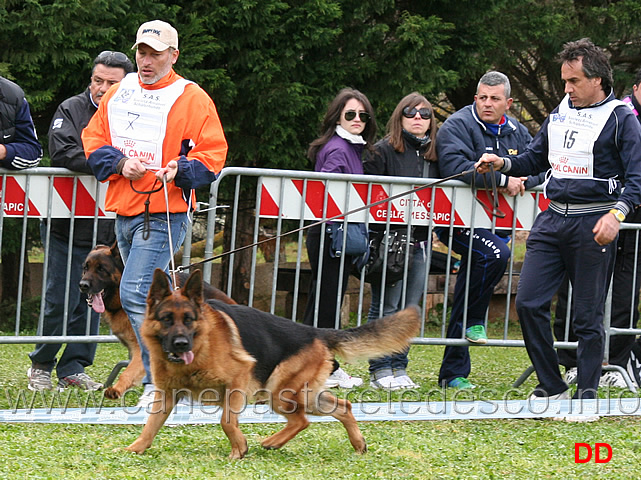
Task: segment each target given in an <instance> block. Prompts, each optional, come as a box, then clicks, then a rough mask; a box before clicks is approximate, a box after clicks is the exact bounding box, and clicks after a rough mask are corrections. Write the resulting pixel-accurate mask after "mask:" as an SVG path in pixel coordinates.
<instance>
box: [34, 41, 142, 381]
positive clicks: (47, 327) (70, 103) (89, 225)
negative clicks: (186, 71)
mask: <svg viewBox="0 0 641 480" xmlns="http://www.w3.org/2000/svg"><path fill="white" fill-rule="evenodd" d="M93 63H94V64H93V69H92V72H91V79H90V84H89V87H88V88H87V89H86V90H85V91H84V92H82V93H80V94H78V95H75V96H73V97H70V98H68V99H66V100H65V101H64V102H62V103H61V104H60V105H59V106H58V109H57V110H56V113H55V114H54V117H53V120H52V121H51V125H50V127H49V153H50V155H51V163H52V165H53V166H54V167H65V168H68V169H69V170H73V171H75V172H81V173H86V174H92V172H91V170H90V168H89V166H88V165H87V158H86V156H85V152H84V149H83V146H82V140H81V138H80V134H81V132H82V130H83V129H84V128H85V127H86V126H87V124H88V123H89V120H90V119H91V117H92V116H93V114H94V113H95V112H96V110H97V109H98V104H99V103H100V99H101V97H102V96H103V94H104V93H105V92H106V91H107V90H108V89H109V88H110V87H111V86H112V85H115V84H116V83H118V82H120V80H122V78H124V76H125V75H126V74H128V73H131V72H133V64H132V62H131V60H129V58H127V56H126V55H125V54H124V53H121V52H112V51H104V52H102V53H100V55H98V56H97V57H96V58H95V59H94V62H93ZM97 225H98V228H97V232H96V243H99V244H106V245H111V244H113V242H114V241H115V239H116V237H115V234H114V221H113V220H110V219H104V220H100V221H99V222H98V224H97ZM71 226H72V223H71V220H70V219H62V218H61V219H52V220H51V225H50V230H51V234H50V235H49V252H48V266H47V286H46V293H45V312H44V323H43V330H42V335H53V336H57V335H62V334H63V332H64V333H65V334H66V335H86V334H91V335H96V334H97V333H98V326H99V322H100V318H99V314H98V313H96V312H94V311H91V314H90V316H91V322H90V325H89V326H87V303H86V295H84V294H81V293H80V291H79V289H78V283H79V281H80V278H81V276H82V264H83V262H84V259H85V258H86V256H87V254H88V253H89V252H90V251H91V248H92V247H93V245H94V221H93V219H77V220H74V222H73V244H72V247H71V251H69V237H70V231H71ZM47 229H48V226H47V224H46V221H45V220H43V221H42V222H41V224H40V233H41V236H42V241H43V243H45V242H46V240H47ZM45 244H46V243H45ZM69 254H71V271H70V278H69V279H67V275H66V272H67V256H68V255H69ZM63 286H65V287H63ZM66 288H68V300H69V301H68V304H67V307H68V309H67V310H68V321H67V324H66V328H65V319H64V312H65V295H66V292H65V290H66ZM61 347H62V345H61V344H38V345H36V348H35V350H34V351H33V352H31V353H30V354H29V358H30V359H31V368H29V370H28V372H27V376H28V377H29V389H31V390H34V391H40V390H50V389H52V388H53V385H52V382H51V373H52V371H53V368H54V367H56V373H57V375H58V388H65V387H67V386H75V387H79V388H82V389H85V390H99V389H101V388H102V384H101V383H98V382H95V381H93V380H92V379H91V378H90V377H89V376H88V375H87V374H86V373H85V371H84V369H85V367H87V366H89V365H91V364H92V363H93V359H94V356H95V353H96V344H95V343H71V344H68V345H67V346H66V347H65V349H64V351H63V353H62V355H61V357H60V359H59V360H58V361H56V355H57V354H58V352H59V350H60V348H61Z"/></svg>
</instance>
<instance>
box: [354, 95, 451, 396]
mask: <svg viewBox="0 0 641 480" xmlns="http://www.w3.org/2000/svg"><path fill="white" fill-rule="evenodd" d="M386 132H387V134H386V135H385V137H384V138H383V139H382V140H380V141H379V142H377V143H376V145H374V152H373V153H372V154H370V155H367V156H366V158H365V163H364V169H365V173H368V174H372V175H394V176H400V177H433V178H440V172H439V165H438V162H437V161H436V160H437V158H436V144H435V140H436V124H435V123H434V119H433V118H432V104H431V103H430V102H429V101H428V100H427V99H426V98H425V97H424V96H423V95H421V94H419V93H417V92H413V93H410V94H409V95H407V96H406V97H405V98H403V99H402V100H401V101H400V102H399V104H398V105H397V106H396V108H395V109H394V111H393V112H392V115H391V117H390V119H389V121H388V122H387V127H386ZM397 228H398V229H399V230H400V231H401V232H403V233H406V232H407V226H406V225H404V226H399V227H397ZM427 235H428V229H427V227H422V226H421V227H414V229H413V238H414V247H413V251H412V255H413V257H412V259H411V261H412V268H411V269H410V270H409V272H408V276H407V286H406V288H405V303H404V304H402V297H403V285H404V283H403V280H398V281H397V282H395V283H392V284H383V283H382V282H373V283H371V289H372V299H371V303H370V309H369V313H368V315H367V320H368V321H370V320H374V319H377V318H379V317H382V316H386V315H390V314H392V313H395V312H397V311H399V310H402V309H403V308H405V306H408V305H418V303H419V302H420V300H421V298H422V294H423V285H424V281H425V262H426V260H427V250H426V242H427V241H429V240H430V239H428V238H427ZM381 296H382V297H383V310H382V312H381V308H380V306H381ZM408 352H409V350H408V351H405V352H401V353H397V354H394V355H390V356H387V357H382V358H377V359H372V360H370V362H369V364H370V367H369V372H370V385H371V386H372V387H373V388H377V389H384V390H399V389H402V388H416V387H418V385H416V384H415V383H414V382H413V381H412V379H411V378H410V377H409V376H408V375H407V371H406V369H407V365H408V358H407V354H408Z"/></svg>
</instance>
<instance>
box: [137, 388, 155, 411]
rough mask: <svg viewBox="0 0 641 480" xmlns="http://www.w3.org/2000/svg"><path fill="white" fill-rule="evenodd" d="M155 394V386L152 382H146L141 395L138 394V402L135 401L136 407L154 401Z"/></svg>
mask: <svg viewBox="0 0 641 480" xmlns="http://www.w3.org/2000/svg"><path fill="white" fill-rule="evenodd" d="M155 394H156V387H155V386H154V384H153V383H146V384H145V390H144V391H143V392H142V395H140V398H139V399H138V403H136V407H139V408H147V407H148V406H149V405H150V404H151V403H152V402H153V401H154V398H155Z"/></svg>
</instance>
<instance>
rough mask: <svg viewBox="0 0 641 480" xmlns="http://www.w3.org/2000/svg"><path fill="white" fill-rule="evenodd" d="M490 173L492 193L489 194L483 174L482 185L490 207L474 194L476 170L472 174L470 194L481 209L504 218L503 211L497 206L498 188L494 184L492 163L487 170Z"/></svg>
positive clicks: (475, 189)
mask: <svg viewBox="0 0 641 480" xmlns="http://www.w3.org/2000/svg"><path fill="white" fill-rule="evenodd" d="M488 173H489V174H490V178H491V183H492V195H491V196H490V189H489V188H487V180H486V179H485V175H483V187H484V190H485V194H486V195H487V199H488V201H489V202H490V204H491V205H492V207H488V206H487V205H485V204H484V203H483V202H482V201H481V199H479V197H477V196H476V192H477V191H478V189H477V188H476V172H474V173H473V174H472V181H471V184H470V186H471V187H472V194H473V195H474V198H475V199H476V201H477V202H479V203H480V204H481V206H482V207H483V209H484V210H485V211H486V212H487V213H489V214H490V215H492V216H493V217H499V218H505V212H503V210H501V209H500V208H499V192H498V188H497V186H496V177H495V176H494V164H493V163H491V164H490V171H489V172H488Z"/></svg>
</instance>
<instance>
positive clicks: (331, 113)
mask: <svg viewBox="0 0 641 480" xmlns="http://www.w3.org/2000/svg"><path fill="white" fill-rule="evenodd" d="M352 98H355V99H356V100H358V101H359V102H361V103H362V104H363V106H364V107H365V111H366V112H367V113H369V116H370V118H369V120H368V122H367V123H366V124H365V129H364V130H363V133H361V136H362V137H363V140H365V141H366V142H367V144H366V145H365V148H368V149H371V148H372V143H374V139H375V138H376V120H375V119H374V109H373V108H372V104H371V103H369V100H368V99H367V97H366V96H365V94H363V93H361V92H359V91H358V90H355V89H353V88H343V89H342V90H341V91H340V92H338V95H336V97H334V100H332V101H331V103H330V104H329V106H328V107H327V113H325V118H323V123H322V124H321V129H320V131H321V135H320V137H318V138H317V139H316V140H314V141H313V142H312V143H310V144H309V150H307V157H308V158H309V159H310V160H311V161H312V162H316V155H317V154H318V151H319V150H320V149H321V148H323V146H324V145H325V144H326V143H327V142H329V139H330V138H332V136H333V135H334V132H335V131H336V125H337V124H338V123H339V122H340V118H341V113H342V112H343V108H345V104H346V103H347V102H349V101H350V100H351V99H352Z"/></svg>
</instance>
